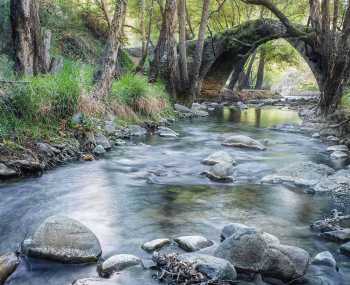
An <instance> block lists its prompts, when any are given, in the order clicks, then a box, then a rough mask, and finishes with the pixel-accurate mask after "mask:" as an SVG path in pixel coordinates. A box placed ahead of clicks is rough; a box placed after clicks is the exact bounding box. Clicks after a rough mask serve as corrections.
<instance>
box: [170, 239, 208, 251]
mask: <svg viewBox="0 0 350 285" xmlns="http://www.w3.org/2000/svg"><path fill="white" fill-rule="evenodd" d="M174 240H175V242H176V243H177V244H178V245H179V247H181V248H182V249H184V250H185V251H188V252H192V251H197V250H200V249H202V248H206V247H209V246H212V245H213V244H214V243H213V242H212V241H211V240H208V239H207V238H205V237H203V236H182V237H178V238H175V239H174Z"/></svg>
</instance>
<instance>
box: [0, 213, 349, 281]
mask: <svg viewBox="0 0 350 285" xmlns="http://www.w3.org/2000/svg"><path fill="white" fill-rule="evenodd" d="M348 236H350V233H348ZM346 247H348V245H347V246H344V248H346ZM142 249H144V250H145V251H146V252H147V253H149V254H150V255H151V256H150V257H149V258H146V259H144V260H142V259H141V258H140V257H138V256H135V255H131V254H117V255H113V256H111V257H109V258H107V259H106V260H103V259H102V258H101V255H102V249H101V245H100V243H99V241H98V239H97V238H96V236H95V235H94V234H93V233H92V232H91V231H90V230H89V229H88V228H87V227H85V226H84V225H83V224H81V223H80V222H78V221H76V220H73V219H70V218H67V217H63V216H53V217H49V218H47V219H46V220H45V221H44V222H43V223H42V224H41V225H40V226H39V227H38V228H37V230H36V231H35V232H34V233H33V234H32V235H31V236H30V237H29V238H27V239H26V240H25V241H24V242H23V244H22V254H24V255H26V256H28V257H33V258H40V259H48V260H52V261H56V262H61V263H92V262H95V263H98V264H97V272H98V275H99V276H96V277H92V278H91V277H90V278H83V279H79V280H77V281H75V282H73V284H75V285H77V284H79V285H82V284H84V285H92V284H101V285H102V284H109V283H108V279H106V278H110V277H111V276H113V275H114V274H115V273H122V272H123V271H125V270H127V269H128V268H131V267H135V266H138V267H140V268H142V269H143V270H161V268H162V266H164V264H163V265H162V262H161V261H162V260H163V261H164V259H166V256H169V255H171V256H174V255H175V260H176V261H181V262H184V263H185V264H189V265H191V266H193V268H194V270H195V271H196V272H200V273H201V274H202V276H205V277H206V278H207V279H208V280H215V281H220V280H221V281H235V280H237V279H238V280H241V281H242V280H244V281H246V282H248V283H246V284H251V285H254V284H285V283H283V282H286V283H287V284H289V282H292V281H294V280H297V279H298V280H301V281H302V282H304V283H300V284H314V285H318V284H342V283H337V280H342V275H341V274H340V273H339V272H338V270H337V266H336V261H335V260H334V258H333V256H332V255H331V254H330V253H329V252H322V253H320V254H318V255H316V256H315V257H314V258H313V259H311V258H310V255H309V254H308V253H307V252H306V251H305V250H303V249H301V248H298V247H295V246H288V245H284V244H281V242H280V240H279V239H278V238H277V237H276V236H274V235H271V234H269V233H266V232H263V231H259V230H258V229H256V228H254V227H249V226H246V225H243V224H238V223H232V224H229V225H227V226H225V227H224V228H223V230H222V231H221V243H218V244H215V243H214V242H213V241H211V240H208V239H207V238H205V237H203V236H181V237H177V238H175V239H173V240H172V239H168V238H163V239H156V240H152V241H149V242H146V243H144V244H143V245H142ZM172 259H174V258H172ZM152 260H153V262H152ZM19 262H20V259H19V258H18V257H17V256H16V255H15V254H13V253H9V254H5V255H2V256H0V284H3V283H2V282H5V280H6V279H7V278H8V277H9V276H10V275H11V274H12V273H13V272H14V271H15V270H16V267H17V266H18V264H19ZM147 264H151V265H147ZM118 276H119V275H118ZM257 276H260V279H261V278H262V279H263V280H264V282H265V283H255V281H254V280H256V278H257ZM258 279H259V278H258ZM260 281H261V280H260ZM278 282H279V283H278ZM298 284H299V283H298Z"/></svg>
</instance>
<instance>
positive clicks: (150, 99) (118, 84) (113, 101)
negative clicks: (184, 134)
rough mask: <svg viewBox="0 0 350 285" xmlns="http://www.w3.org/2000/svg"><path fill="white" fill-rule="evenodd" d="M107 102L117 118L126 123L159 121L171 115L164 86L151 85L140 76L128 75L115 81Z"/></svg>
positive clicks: (158, 84) (159, 84)
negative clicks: (147, 120) (148, 120)
mask: <svg viewBox="0 0 350 285" xmlns="http://www.w3.org/2000/svg"><path fill="white" fill-rule="evenodd" d="M107 100H108V102H109V106H110V107H111V108H112V110H113V111H114V112H115V113H116V115H117V117H119V119H121V120H125V121H133V122H135V121H140V120H143V119H152V120H158V119H160V117H161V116H168V115H170V113H171V108H170V101H169V97H168V95H167V93H166V91H165V87H164V85H163V84H161V83H157V84H150V83H148V81H147V78H146V77H144V76H140V75H134V74H126V75H124V76H122V77H121V78H120V79H119V80H118V81H115V82H114V83H113V86H112V91H111V93H110V95H109V97H108V99H107Z"/></svg>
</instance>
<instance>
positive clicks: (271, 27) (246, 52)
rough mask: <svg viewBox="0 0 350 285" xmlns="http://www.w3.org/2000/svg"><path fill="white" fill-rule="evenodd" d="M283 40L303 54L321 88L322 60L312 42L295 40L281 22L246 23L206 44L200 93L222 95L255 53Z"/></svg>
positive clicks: (191, 46)
mask: <svg viewBox="0 0 350 285" xmlns="http://www.w3.org/2000/svg"><path fill="white" fill-rule="evenodd" d="M301 28H302V29H305V28H304V27H301ZM280 38H283V39H285V40H287V41H288V42H289V43H290V44H291V45H292V46H293V47H294V48H295V49H296V50H297V51H298V52H299V53H300V55H301V56H302V57H303V58H304V60H305V61H306V63H307V64H308V65H309V67H310V69H311V71H312V72H313V73H314V76H315V78H316V80H317V82H318V83H319V84H320V83H321V82H322V72H321V60H320V57H319V55H318V54H317V52H315V50H314V49H313V47H312V46H311V44H312V41H311V42H310V39H309V38H308V39H307V38H306V37H299V38H296V37H292V36H291V35H290V34H289V33H288V31H287V29H286V28H285V26H284V25H283V24H282V23H281V22H280V21H278V20H273V19H260V20H255V21H249V22H246V23H244V24H242V25H240V26H237V27H235V28H233V29H231V30H226V31H225V32H223V33H220V34H217V35H215V36H214V37H213V38H208V39H207V40H206V41H205V46H204V51H203V60H202V65H201V69H200V78H199V79H200V84H199V86H200V90H197V92H198V93H201V94H202V95H203V96H205V95H213V94H215V95H217V94H219V92H220V91H221V89H222V88H223V87H224V86H225V83H226V81H227V79H228V78H229V75H230V74H231V72H232V71H233V70H234V69H237V68H238V69H239V68H242V65H243V66H244V64H245V62H246V61H247V60H248V58H249V56H250V55H251V54H252V53H253V52H254V50H256V49H257V48H258V47H259V46H260V45H262V44H264V43H266V42H268V41H271V40H275V39H280ZM194 46H195V43H194V42H193V41H192V42H189V43H188V55H189V64H190V65H189V67H190V70H191V58H192V56H193V54H194Z"/></svg>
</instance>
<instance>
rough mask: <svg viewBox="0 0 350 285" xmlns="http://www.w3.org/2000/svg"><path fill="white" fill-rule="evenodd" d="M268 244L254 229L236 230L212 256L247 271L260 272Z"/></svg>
mask: <svg viewBox="0 0 350 285" xmlns="http://www.w3.org/2000/svg"><path fill="white" fill-rule="evenodd" d="M267 248H268V244H267V243H266V241H265V240H264V239H263V237H262V236H261V235H260V234H259V233H258V232H257V231H256V230H255V229H249V230H245V231H237V232H235V233H234V234H233V235H231V236H230V237H228V238H227V239H225V240H224V241H223V242H222V243H221V244H220V245H219V247H218V248H217V250H216V251H215V253H214V256H216V257H220V258H223V259H226V260H228V261H229V262H231V263H232V264H233V265H234V266H235V268H238V269H240V270H244V271H248V272H256V273H258V272H260V271H261V270H262V268H263V262H264V257H265V254H266V250H267Z"/></svg>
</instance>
